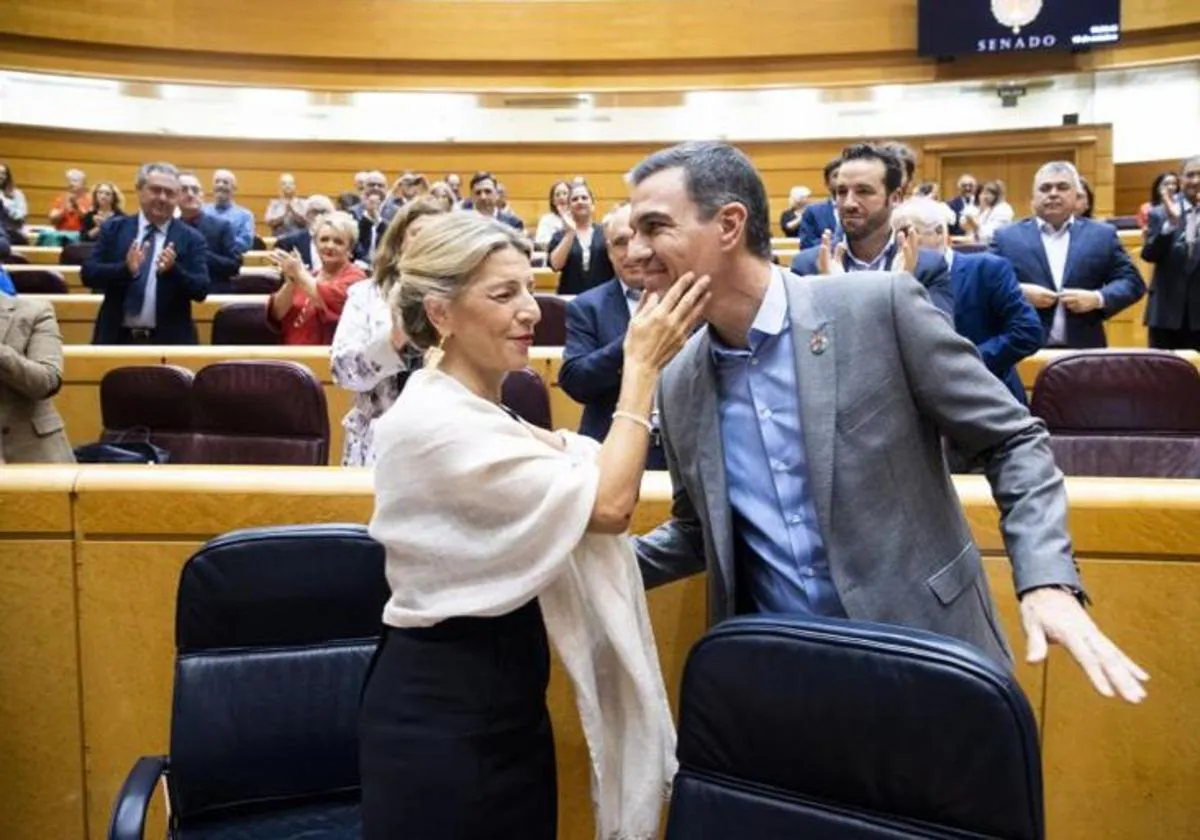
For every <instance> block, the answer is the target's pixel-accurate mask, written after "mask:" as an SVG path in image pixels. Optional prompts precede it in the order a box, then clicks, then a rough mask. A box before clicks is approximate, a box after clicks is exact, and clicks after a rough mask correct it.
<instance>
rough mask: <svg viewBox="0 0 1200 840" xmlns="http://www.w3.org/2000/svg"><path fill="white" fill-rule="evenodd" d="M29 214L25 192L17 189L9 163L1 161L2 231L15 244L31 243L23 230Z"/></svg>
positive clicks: (0, 220)
mask: <svg viewBox="0 0 1200 840" xmlns="http://www.w3.org/2000/svg"><path fill="white" fill-rule="evenodd" d="M28 215H29V203H28V202H27V201H26V200H25V193H23V192H21V190H19V189H17V183H16V181H15V180H13V174H12V170H11V169H10V168H9V166H8V164H7V163H0V231H2V232H3V233H5V234H6V235H7V237H8V241H9V242H10V243H12V244H13V245H28V244H29V240H28V239H26V238H25V234H24V233H22V232H21V228H22V226H23V225H24V224H25V218H26V217H27V216H28Z"/></svg>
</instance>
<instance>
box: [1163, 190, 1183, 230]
mask: <svg viewBox="0 0 1200 840" xmlns="http://www.w3.org/2000/svg"><path fill="white" fill-rule="evenodd" d="M1158 194H1159V195H1160V196H1162V206H1163V209H1164V210H1166V211H1167V220H1168V221H1170V222H1171V223H1172V224H1179V222H1180V220H1181V219H1182V218H1183V208H1182V207H1180V206H1179V202H1178V201H1176V200H1175V196H1174V195H1173V194H1172V193H1171V191H1170V190H1169V189H1167V188H1166V187H1163V188H1162V189H1161V190H1159V193H1158Z"/></svg>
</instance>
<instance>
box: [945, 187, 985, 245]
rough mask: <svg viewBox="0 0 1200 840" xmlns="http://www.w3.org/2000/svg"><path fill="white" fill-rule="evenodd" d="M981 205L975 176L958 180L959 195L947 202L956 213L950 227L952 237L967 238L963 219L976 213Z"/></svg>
mask: <svg viewBox="0 0 1200 840" xmlns="http://www.w3.org/2000/svg"><path fill="white" fill-rule="evenodd" d="M978 204H979V186H978V182H977V181H976V180H975V176H974V175H970V174H966V175H963V176H962V177H960V178H959V179H958V195H956V196H954V198H952V199H950V200H949V201H947V202H946V206H947V207H949V208H950V209H951V210H953V211H954V223H953V224H951V225H950V235H951V236H965V235H966V232H967V231H966V228H964V227H963V217H964V216H966V215H969V214H972V213H975V212H976V211H977V209H978Z"/></svg>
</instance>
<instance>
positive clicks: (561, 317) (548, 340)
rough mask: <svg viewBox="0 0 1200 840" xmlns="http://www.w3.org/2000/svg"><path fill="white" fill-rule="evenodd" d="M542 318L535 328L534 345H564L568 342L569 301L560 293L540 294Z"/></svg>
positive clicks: (538, 300) (538, 299) (538, 297)
mask: <svg viewBox="0 0 1200 840" xmlns="http://www.w3.org/2000/svg"><path fill="white" fill-rule="evenodd" d="M534 297H535V298H536V299H537V302H538V307H539V308H540V309H541V310H542V317H541V320H539V321H538V322H537V326H535V327H534V328H533V346H534V347H562V346H563V345H564V344H566V343H567V301H566V299H565V298H561V297H559V296H558V295H547V294H538V295H534Z"/></svg>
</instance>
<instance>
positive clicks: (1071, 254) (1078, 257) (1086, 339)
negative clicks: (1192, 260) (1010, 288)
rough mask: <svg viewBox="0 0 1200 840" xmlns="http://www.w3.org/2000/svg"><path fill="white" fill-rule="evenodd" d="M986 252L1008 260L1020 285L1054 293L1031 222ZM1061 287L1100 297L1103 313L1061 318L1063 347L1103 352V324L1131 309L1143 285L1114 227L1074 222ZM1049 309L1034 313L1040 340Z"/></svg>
mask: <svg viewBox="0 0 1200 840" xmlns="http://www.w3.org/2000/svg"><path fill="white" fill-rule="evenodd" d="M991 249H992V253H994V254H999V255H1000V256H1002V257H1006V258H1008V261H1009V262H1011V263H1012V265H1013V268H1014V269H1016V272H1017V280H1018V281H1019V282H1021V283H1034V284H1036V285H1038V286H1043V287H1045V288H1047V289H1050V290H1051V291H1055V286H1054V277H1053V275H1051V273H1050V262H1049V261H1048V260H1047V259H1046V249H1045V247H1043V245H1042V234H1041V231H1040V230H1039V229H1038V220H1037V219H1025V220H1024V221H1021V222H1017V223H1016V224H1013V225H1009V226H1007V227H1004V228H1001V229H1000V230H998V231H996V235H995V237H994V238H993V239H992V244H991ZM1062 285H1063V288H1064V289H1067V288H1071V289H1090V290H1092V291H1095V292H1100V294H1101V295H1103V296H1104V308H1103V309H1097V310H1094V311H1092V312H1085V313H1084V314H1082V315H1075V314H1072V313H1070V312H1068V313H1067V334H1066V341H1067V346H1068V347H1077V348H1085V347H1106V346H1108V340H1107V339H1106V338H1105V335H1104V320H1105V319H1106V318H1111V317H1112V316H1113V315H1116V314H1117V313H1118V312H1120V311H1121V310H1122V309H1125V308H1126V307H1128V306H1132V305H1133V304H1134V303H1137V301H1138V300H1139V299H1140V298H1141V297H1142V295H1144V294H1146V283H1145V282H1144V281H1143V280H1142V276H1141V275H1140V274H1139V273H1138V270H1137V269H1136V268H1134V266H1133V262H1132V261H1131V260H1130V259H1129V255H1128V254H1127V253H1125V248H1124V247H1123V246H1122V245H1121V240H1120V239H1119V238H1118V237H1117V230H1116V228H1114V227H1112V226H1111V225H1108V224H1104V223H1102V222H1093V221H1091V220H1090V219H1079V218H1077V219H1075V221H1074V222H1072V224H1071V244H1070V246H1069V249H1068V251H1067V268H1066V271H1065V272H1063V283H1062ZM1054 309H1055V307H1053V306H1051V307H1049V308H1047V309H1039V310H1038V317H1040V318H1041V319H1042V330H1043V333H1044V335H1045V338H1043V343H1044V342H1045V340H1046V338H1049V336H1050V327H1051V325H1052V324H1053V323H1054Z"/></svg>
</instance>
